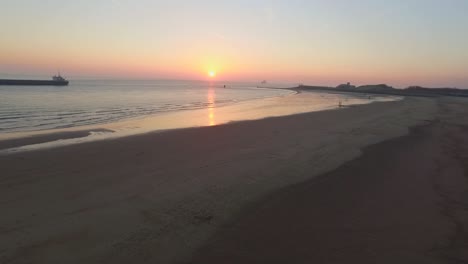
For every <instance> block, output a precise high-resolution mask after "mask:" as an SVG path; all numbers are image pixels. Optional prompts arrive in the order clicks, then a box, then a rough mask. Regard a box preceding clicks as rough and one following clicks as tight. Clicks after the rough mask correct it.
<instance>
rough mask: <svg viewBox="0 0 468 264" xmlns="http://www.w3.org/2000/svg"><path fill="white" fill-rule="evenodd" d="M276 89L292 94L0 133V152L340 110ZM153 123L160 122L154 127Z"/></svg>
mask: <svg viewBox="0 0 468 264" xmlns="http://www.w3.org/2000/svg"><path fill="white" fill-rule="evenodd" d="M262 89H267V88H262ZM277 89H283V90H290V91H292V92H293V93H292V94H287V95H281V96H275V97H268V98H261V99H252V100H246V101H242V102H238V103H237V104H232V105H221V106H216V107H209V108H203V109H197V110H190V111H188V112H190V113H188V116H186V115H187V112H185V111H175V112H168V113H160V114H153V115H148V116H141V117H138V118H132V119H129V120H122V121H117V122H113V123H108V124H96V125H88V126H79V127H70V128H66V129H53V130H39V131H31V132H17V133H5V134H3V135H1V134H0V155H9V154H10V153H16V152H24V151H32V150H41V149H47V148H56V147H63V146H68V145H73V144H81V143H85V142H95V141H100V140H113V139H116V138H122V137H128V136H134V135H141V134H148V133H166V132H169V131H174V130H178V129H189V128H198V127H207V126H214V125H226V124H229V123H236V122H245V121H254V120H262V119H267V118H275V117H281V116H291V115H297V114H307V113H310V112H321V111H330V110H339V109H340V107H338V106H335V105H330V104H328V105H319V106H317V107H313V106H307V104H308V103H309V104H313V103H314V101H313V100H316V99H315V98H314V97H313V96H314V95H315V96H317V94H320V93H321V92H304V91H296V90H294V89H289V88H277ZM324 94H328V93H324ZM332 94H333V93H332ZM345 95H346V94H345ZM299 96H300V97H299ZM347 96H350V98H349V100H350V102H349V105H346V106H345V107H344V108H349V107H355V106H358V105H361V104H369V103H381V102H388V101H396V100H401V99H400V98H393V97H391V96H388V97H386V96H384V97H382V98H380V99H374V100H371V101H368V102H367V101H363V100H362V99H355V98H353V96H354V95H347ZM308 97H309V98H308ZM303 98H305V99H303ZM357 98H358V97H357ZM308 100H309V101H310V102H309V101H308ZM346 100H348V99H346ZM360 100H361V101H360ZM346 103H348V101H346ZM282 104H287V105H289V107H290V109H284V107H283V109H282V108H281V107H279V106H278V105H282ZM259 105H260V107H261V108H260V111H259V109H258V107H259ZM304 105H305V106H304ZM275 108H278V109H277V110H274V109H275ZM263 109H267V110H266V111H267V112H266V113H262V111H265V110H263ZM271 109H273V110H271ZM249 111H253V112H254V113H255V112H260V113H261V114H251V113H248V112H249ZM206 112H208V113H206ZM207 115H208V119H209V120H208V122H206V121H205V119H207V118H206V116H207ZM216 116H221V117H222V119H220V121H216V120H215V118H216ZM191 117H192V118H191ZM181 119H188V120H190V119H192V120H195V121H192V123H191V122H190V121H189V122H185V123H186V124H185V125H182V123H181V124H179V123H174V121H173V120H181ZM218 119H219V118H218ZM155 123H160V124H159V125H157V126H155V125H154V124H155ZM2 137H3V138H2Z"/></svg>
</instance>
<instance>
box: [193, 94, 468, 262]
mask: <svg viewBox="0 0 468 264" xmlns="http://www.w3.org/2000/svg"><path fill="white" fill-rule="evenodd" d="M439 100H440V102H439V103H440V105H439V111H438V114H437V115H436V118H435V119H434V120H433V121H431V122H429V123H428V124H425V125H419V126H415V127H412V128H411V131H410V134H409V135H407V136H402V137H398V138H395V139H391V140H388V141H385V142H382V143H378V144H375V145H372V146H369V147H366V148H365V149H364V150H363V155H362V156H360V157H359V158H357V159H355V160H352V161H350V162H347V163H345V164H344V165H343V166H340V167H339V168H338V169H336V170H333V171H331V172H328V173H325V174H323V175H321V176H319V177H317V178H314V179H312V180H309V181H306V182H304V183H300V184H296V185H293V186H290V187H287V188H283V189H282V190H280V191H277V192H274V193H272V194H270V195H267V196H265V197H264V198H263V199H261V200H259V201H258V202H256V203H253V204H251V205H250V206H248V207H246V208H245V209H244V210H243V211H242V212H241V213H239V214H238V216H237V217H234V218H233V219H232V220H231V221H230V222H229V224H226V225H224V226H223V228H220V229H219V230H218V232H217V234H216V235H215V236H213V237H212V238H211V239H210V241H209V242H208V243H207V244H206V245H205V246H204V247H203V248H202V249H201V250H199V251H198V252H197V253H196V254H195V257H193V259H192V261H191V262H190V263H465V262H466V261H467V260H468V250H467V248H468V247H467V244H468V239H467V237H468V233H467V228H468V213H467V206H468V196H467V191H468V182H467V177H468V163H467V158H468V147H467V146H468V136H467V135H468V126H467V125H468V118H467V117H466V113H467V111H468V108H467V107H466V105H464V104H466V102H465V101H464V100H462V99H458V100H457V99H447V98H444V99H439Z"/></svg>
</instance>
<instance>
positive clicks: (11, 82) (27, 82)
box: [0, 74, 68, 86]
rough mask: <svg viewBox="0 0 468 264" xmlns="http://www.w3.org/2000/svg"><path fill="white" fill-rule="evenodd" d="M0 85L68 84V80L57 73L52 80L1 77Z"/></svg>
mask: <svg viewBox="0 0 468 264" xmlns="http://www.w3.org/2000/svg"><path fill="white" fill-rule="evenodd" d="M0 85H54V86H65V85H68V80H66V79H65V78H63V77H62V76H60V74H57V75H55V76H53V77H52V80H17V79H0Z"/></svg>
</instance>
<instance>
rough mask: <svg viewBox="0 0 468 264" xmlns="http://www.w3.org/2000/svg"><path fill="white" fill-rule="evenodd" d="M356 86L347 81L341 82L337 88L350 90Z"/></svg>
mask: <svg viewBox="0 0 468 264" xmlns="http://www.w3.org/2000/svg"><path fill="white" fill-rule="evenodd" d="M355 88H356V86H354V85H351V83H349V82H348V83H346V84H340V85H338V86H337V87H336V89H346V90H350V89H355Z"/></svg>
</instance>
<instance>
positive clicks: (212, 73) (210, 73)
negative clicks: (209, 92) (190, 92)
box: [208, 71, 216, 78]
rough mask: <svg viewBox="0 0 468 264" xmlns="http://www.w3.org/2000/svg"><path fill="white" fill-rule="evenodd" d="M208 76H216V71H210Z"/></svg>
mask: <svg viewBox="0 0 468 264" xmlns="http://www.w3.org/2000/svg"><path fill="white" fill-rule="evenodd" d="M208 76H210V78H214V77H215V76H216V72H215V71H209V72H208Z"/></svg>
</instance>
